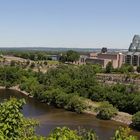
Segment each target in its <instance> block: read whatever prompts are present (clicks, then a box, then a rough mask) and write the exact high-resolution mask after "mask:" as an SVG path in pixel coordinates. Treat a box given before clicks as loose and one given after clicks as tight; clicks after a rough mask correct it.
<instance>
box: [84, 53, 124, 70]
mask: <svg viewBox="0 0 140 140" xmlns="http://www.w3.org/2000/svg"><path fill="white" fill-rule="evenodd" d="M124 61H125V55H124V54H122V53H98V54H97V55H93V53H91V54H90V55H89V58H87V59H86V63H92V64H100V65H101V66H102V67H103V68H105V67H106V65H107V64H108V62H112V66H113V68H119V67H121V66H122V64H123V63H124Z"/></svg>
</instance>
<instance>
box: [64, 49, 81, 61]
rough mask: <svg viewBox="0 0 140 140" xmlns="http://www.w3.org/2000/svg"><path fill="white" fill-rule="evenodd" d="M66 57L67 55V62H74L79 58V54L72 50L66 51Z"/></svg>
mask: <svg viewBox="0 0 140 140" xmlns="http://www.w3.org/2000/svg"><path fill="white" fill-rule="evenodd" d="M66 55H67V61H68V62H75V61H77V60H79V57H80V55H79V53H78V52H76V51H73V50H69V51H67V53H66Z"/></svg>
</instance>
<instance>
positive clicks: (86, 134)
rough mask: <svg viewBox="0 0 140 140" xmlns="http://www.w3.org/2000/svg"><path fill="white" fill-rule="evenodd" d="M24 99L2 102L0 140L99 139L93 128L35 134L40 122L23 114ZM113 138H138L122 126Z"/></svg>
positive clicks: (115, 139) (58, 129)
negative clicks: (43, 135)
mask: <svg viewBox="0 0 140 140" xmlns="http://www.w3.org/2000/svg"><path fill="white" fill-rule="evenodd" d="M24 104H25V101H24V100H23V99H20V100H18V99H16V98H11V99H10V100H6V101H4V102H2V103H0V140H59V139H60V140H99V139H98V137H97V135H96V134H95V132H94V131H93V130H86V129H79V130H71V129H69V128H67V127H62V128H60V127H57V128H56V129H54V130H53V131H52V132H51V133H50V134H49V135H48V136H46V137H42V136H38V135H36V134H35V127H37V125H38V123H37V122H36V121H34V120H31V119H27V118H25V117H24V116H23V114H22V112H21V111H22V108H23V105H24ZM110 139H111V140H138V139H137V137H135V136H132V135H131V134H130V129H129V128H122V127H120V128H119V129H118V130H116V132H115V135H114V136H113V137H112V138H110Z"/></svg>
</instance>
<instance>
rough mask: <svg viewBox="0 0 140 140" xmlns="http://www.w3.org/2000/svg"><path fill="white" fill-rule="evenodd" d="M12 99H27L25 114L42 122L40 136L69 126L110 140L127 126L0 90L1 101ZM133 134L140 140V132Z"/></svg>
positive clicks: (37, 131)
mask: <svg viewBox="0 0 140 140" xmlns="http://www.w3.org/2000/svg"><path fill="white" fill-rule="evenodd" d="M10 97H16V98H25V99H26V105H24V107H23V114H24V116H26V117H29V118H34V119H36V120H38V121H39V122H40V126H39V127H38V128H37V130H36V133H37V134H39V135H44V136H46V135H48V134H49V133H50V132H51V131H52V130H53V129H54V128H55V127H57V126H60V127H62V126H68V127H70V128H72V129H77V128H78V127H82V128H91V129H94V130H95V132H96V134H97V135H98V136H99V139H100V140H109V139H110V137H112V136H113V134H114V131H115V129H117V128H118V127H119V126H125V125H124V124H122V123H118V122H115V121H104V120H99V119H97V118H96V117H95V116H93V115H90V114H77V113H75V112H70V111H66V110H64V109H58V108H55V107H52V106H48V105H47V104H46V103H40V102H39V101H37V100H35V99H32V98H29V97H27V96H25V95H23V94H22V93H20V92H18V91H14V90H0V100H1V101H2V100H3V99H8V98H10ZM133 134H134V135H137V136H138V137H139V139H140V132H137V131H133Z"/></svg>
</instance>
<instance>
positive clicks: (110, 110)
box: [96, 102, 117, 120]
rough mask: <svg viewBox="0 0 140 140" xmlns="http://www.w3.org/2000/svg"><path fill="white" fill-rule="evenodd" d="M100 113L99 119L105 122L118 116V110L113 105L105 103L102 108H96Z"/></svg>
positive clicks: (98, 114)
mask: <svg viewBox="0 0 140 140" xmlns="http://www.w3.org/2000/svg"><path fill="white" fill-rule="evenodd" d="M96 110H97V111H98V113H97V117H99V118H100V119H104V120H109V119H111V118H112V117H114V116H115V115H116V114H117V109H116V108H115V107H113V105H112V104H109V103H108V102H104V103H103V104H102V105H101V106H100V107H98V108H96Z"/></svg>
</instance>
